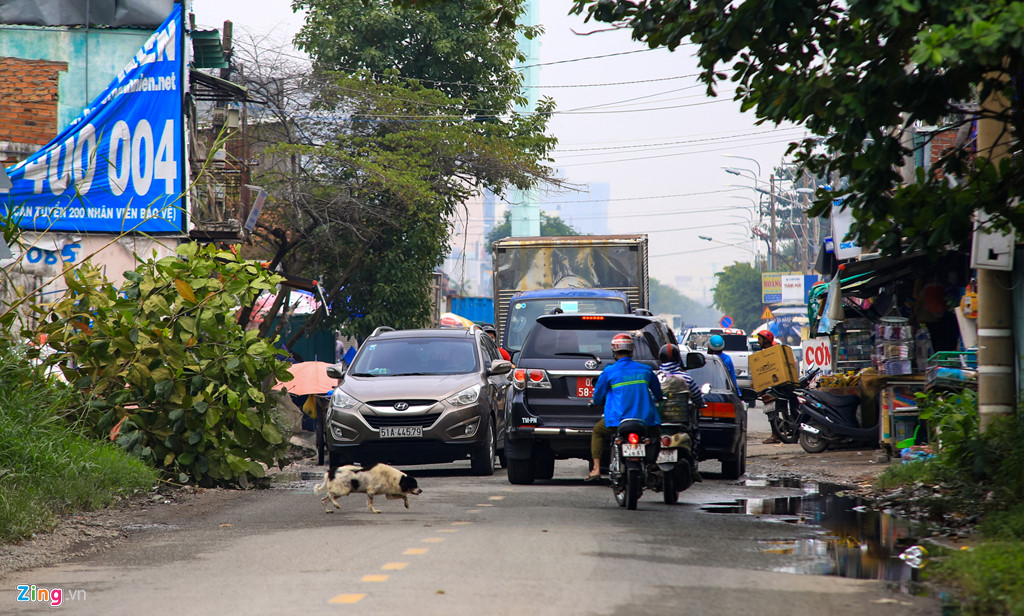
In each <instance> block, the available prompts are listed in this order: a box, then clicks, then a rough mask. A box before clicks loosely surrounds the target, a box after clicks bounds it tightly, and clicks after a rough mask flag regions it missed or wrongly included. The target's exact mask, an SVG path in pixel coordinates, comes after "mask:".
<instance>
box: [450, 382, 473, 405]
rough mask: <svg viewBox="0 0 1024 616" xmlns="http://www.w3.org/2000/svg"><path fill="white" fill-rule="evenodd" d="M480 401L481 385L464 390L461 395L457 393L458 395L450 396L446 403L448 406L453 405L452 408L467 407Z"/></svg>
mask: <svg viewBox="0 0 1024 616" xmlns="http://www.w3.org/2000/svg"><path fill="white" fill-rule="evenodd" d="M479 399H480V386H479V385H473V386H472V387H467V388H465V389H463V390H462V391H460V392H459V393H457V394H455V395H453V396H450V397H449V398H447V399H446V400H445V402H447V403H448V404H451V405H452V406H465V405H467V404H473V403H474V402H476V401H477V400H479Z"/></svg>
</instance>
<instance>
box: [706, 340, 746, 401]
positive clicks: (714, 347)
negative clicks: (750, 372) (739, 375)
mask: <svg viewBox="0 0 1024 616" xmlns="http://www.w3.org/2000/svg"><path fill="white" fill-rule="evenodd" d="M708 352H709V353H711V354H713V355H718V356H719V357H721V358H722V363H723V364H725V368H726V369H727V370H728V371H729V376H730V377H731V378H732V386H733V387H735V388H736V391H737V393H738V392H739V390H740V384H739V383H737V382H736V368H735V367H734V366H733V365H732V358H731V357H729V355H728V354H727V353H726V352H725V338H723V337H721V336H719V335H718V334H715V335H714V336H711V338H709V339H708Z"/></svg>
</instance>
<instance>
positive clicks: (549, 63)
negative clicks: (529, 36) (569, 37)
mask: <svg viewBox="0 0 1024 616" xmlns="http://www.w3.org/2000/svg"><path fill="white" fill-rule="evenodd" d="M648 51H656V49H654V48H648V49H633V50H631V51H619V52H616V53H606V54H602V55H599V56H584V57H582V58H571V59H569V60H555V61H553V62H538V63H536V64H524V65H523V66H517V67H515V69H516V70H517V71H518V70H521V69H524V68H533V67H535V66H552V65H554V64H569V63H570V62H582V61H584V60H598V59H600V58H611V57H612V56H627V55H629V54H633V53H644V52H648Z"/></svg>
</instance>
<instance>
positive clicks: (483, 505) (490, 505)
mask: <svg viewBox="0 0 1024 616" xmlns="http://www.w3.org/2000/svg"><path fill="white" fill-rule="evenodd" d="M476 506H477V507H493V506H494V505H492V504H490V503H477V505H476Z"/></svg>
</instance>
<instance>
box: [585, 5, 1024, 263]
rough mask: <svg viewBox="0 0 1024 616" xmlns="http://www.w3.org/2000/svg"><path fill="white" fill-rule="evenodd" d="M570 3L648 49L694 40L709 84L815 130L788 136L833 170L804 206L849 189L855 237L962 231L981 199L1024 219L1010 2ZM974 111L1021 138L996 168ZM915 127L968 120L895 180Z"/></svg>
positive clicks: (930, 238)
mask: <svg viewBox="0 0 1024 616" xmlns="http://www.w3.org/2000/svg"><path fill="white" fill-rule="evenodd" d="M572 10H573V11H574V12H576V13H586V14H587V18H588V19H591V18H593V19H596V20H598V21H604V22H610V23H615V24H619V25H621V26H623V27H627V28H630V29H631V30H632V33H633V37H634V38H635V39H637V40H640V41H643V42H645V43H646V44H647V45H649V46H650V47H662V46H663V47H668V48H669V49H675V48H676V47H678V46H679V45H680V44H682V43H683V42H685V41H690V42H692V43H694V44H695V45H696V55H697V57H698V59H699V62H700V65H701V67H702V69H703V73H702V75H701V79H702V81H704V82H705V83H706V84H707V92H708V94H709V95H711V96H715V95H716V94H717V90H718V89H719V88H720V87H721V86H722V85H725V84H726V83H728V82H732V83H731V84H730V85H732V86H735V95H734V98H735V100H738V101H740V103H741V107H742V109H744V110H753V112H754V113H755V115H756V116H757V117H758V118H759V119H760V120H762V121H768V122H775V123H779V122H794V123H796V124H800V125H802V126H804V127H806V128H807V129H808V130H809V131H810V132H811V133H813V136H811V137H809V138H807V139H804V140H803V141H801V142H800V143H798V144H793V145H792V146H791V150H795V151H796V152H797V155H796V158H797V161H798V162H800V163H801V164H803V165H804V166H805V168H806V169H807V170H808V172H809V173H811V174H812V175H814V176H816V177H824V178H834V179H833V181H832V184H833V185H832V187H831V188H832V192H827V191H823V190H819V192H818V198H817V200H816V201H815V205H814V209H813V210H812V214H815V215H827V214H828V212H829V208H830V207H831V204H832V200H833V199H835V198H845V205H846V206H847V207H850V208H852V209H853V212H854V217H855V224H854V226H853V232H854V234H855V235H856V236H857V238H858V239H859V241H860V243H861V245H873V244H874V245H876V246H877V248H878V249H880V250H883V251H885V252H887V253H898V252H900V251H902V250H908V249H917V248H922V249H937V248H940V247H944V246H946V245H948V244H949V243H950V242H960V241H962V240H964V238H965V237H966V236H967V235H968V234H969V233H970V231H971V223H970V216H971V214H972V212H973V211H974V210H975V209H977V208H981V209H984V210H985V211H988V212H990V213H991V214H993V215H994V216H995V217H996V218H997V219H999V220H1001V221H1004V222H1005V221H1008V222H1010V223H1012V224H1014V225H1015V226H1016V227H1017V228H1020V227H1021V225H1022V224H1024V211H1022V209H1021V208H1018V207H1016V206H1015V204H1014V203H1015V202H1014V199H1015V198H1017V197H1020V196H1024V180H1022V178H1024V173H1022V171H1024V168H1022V161H1021V156H1020V155H1019V154H1020V145H1019V140H1018V139H1016V138H1017V137H1019V135H1020V130H1021V128H1022V127H1024V113H1022V112H1024V106H1022V104H1024V99H1022V98H1021V97H1020V96H1017V95H1016V92H1017V87H1018V85H1019V84H1018V79H1017V78H1016V77H1014V78H1008V77H1009V76H1019V75H1020V74H1022V64H1024V37H1021V36H1020V30H1021V26H1022V25H1024V5H1022V4H1020V3H1018V2H1005V1H998V2H984V3H977V2H970V1H968V0H955V1H953V2H950V1H942V2H939V1H936V0H914V1H910V2H908V1H904V0H885V1H872V2H868V1H866V0H853V1H852V2H848V3H831V2H825V3H822V2H817V1H812V0H794V1H792V2H785V3H779V2H769V1H767V0H750V1H746V2H740V3H728V2H718V1H710V0H689V1H683V2H660V1H657V0H635V1H629V0H574V3H573V8H572ZM992 92H1000V93H1002V94H1003V95H1004V96H1005V100H1006V101H1009V105H1008V106H1007V108H1006V109H1005V110H992V109H989V110H983V109H982V106H980V105H979V104H978V103H979V101H985V100H986V99H987V98H988V95H989V94H990V93H992ZM981 119H994V120H997V121H999V122H1002V123H1004V125H1005V127H1006V130H1007V134H1008V135H1009V136H1012V137H1014V138H1015V139H1014V142H1013V143H1012V145H1011V152H1010V153H1011V154H1012V156H1010V157H1007V158H1003V159H1002V160H1001V161H1000V163H999V169H998V170H997V169H996V168H995V167H994V165H992V164H990V163H989V162H988V161H989V159H990V158H992V153H991V152H984V151H982V152H977V151H976V142H975V140H974V139H973V137H972V131H973V130H974V129H975V128H976V127H977V122H978V121H979V120H981ZM919 125H926V126H936V127H940V128H945V129H951V130H955V129H963V130H961V131H960V133H959V138H958V140H957V142H956V143H955V145H954V147H952V148H950V149H948V150H946V151H945V152H943V155H942V158H941V160H940V161H939V162H938V164H935V165H932V166H931V167H929V168H927V169H925V168H923V167H920V166H919V167H918V168H917V169H916V183H913V184H909V185H906V186H902V184H903V178H902V176H901V174H900V168H901V167H902V166H903V165H904V164H905V163H906V160H907V157H909V156H913V155H914V154H915V153H916V151H917V150H919V149H921V148H923V146H924V145H925V144H926V142H927V140H925V142H922V143H916V144H915V143H912V142H911V140H910V139H909V136H910V132H911V131H912V129H913V128H914V127H915V126H919ZM949 178H956V182H951V181H950V180H949Z"/></svg>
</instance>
